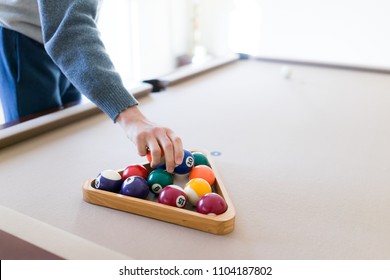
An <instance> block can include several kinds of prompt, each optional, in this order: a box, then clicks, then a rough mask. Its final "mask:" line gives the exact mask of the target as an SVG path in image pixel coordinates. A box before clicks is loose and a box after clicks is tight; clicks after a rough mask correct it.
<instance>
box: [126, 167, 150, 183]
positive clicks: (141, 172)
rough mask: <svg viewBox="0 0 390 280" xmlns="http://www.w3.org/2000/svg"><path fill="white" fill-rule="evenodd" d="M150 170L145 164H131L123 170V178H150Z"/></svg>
mask: <svg viewBox="0 0 390 280" xmlns="http://www.w3.org/2000/svg"><path fill="white" fill-rule="evenodd" d="M148 175H149V172H148V170H147V169H146V167H145V166H143V165H141V164H131V165H129V166H127V167H126V168H125V170H123V173H122V180H126V179H127V178H129V177H130V176H140V177H142V178H144V179H145V180H146V179H147V178H148Z"/></svg>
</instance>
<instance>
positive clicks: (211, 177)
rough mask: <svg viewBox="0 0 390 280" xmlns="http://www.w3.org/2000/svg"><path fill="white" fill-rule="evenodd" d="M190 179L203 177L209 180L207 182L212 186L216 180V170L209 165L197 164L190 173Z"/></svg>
mask: <svg viewBox="0 0 390 280" xmlns="http://www.w3.org/2000/svg"><path fill="white" fill-rule="evenodd" d="M188 178H189V179H194V178H202V179H205V180H206V181H207V183H209V184H210V186H212V185H213V184H214V182H215V174H214V171H213V170H212V169H211V167H209V166H207V165H197V166H195V167H194V168H192V170H191V172H190V175H189V177H188Z"/></svg>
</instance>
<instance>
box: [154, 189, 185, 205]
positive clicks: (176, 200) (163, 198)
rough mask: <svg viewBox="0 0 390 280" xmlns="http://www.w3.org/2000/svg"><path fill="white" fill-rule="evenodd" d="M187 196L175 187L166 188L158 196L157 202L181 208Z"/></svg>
mask: <svg viewBox="0 0 390 280" xmlns="http://www.w3.org/2000/svg"><path fill="white" fill-rule="evenodd" d="M187 200H188V199H187V195H186V193H185V192H184V190H183V189H182V188H181V187H179V186H176V185H168V186H166V187H165V188H164V189H163V190H162V191H161V192H160V193H159V195H158V202H159V203H162V204H165V205H170V206H175V207H179V208H183V207H184V206H185V205H186V203H187Z"/></svg>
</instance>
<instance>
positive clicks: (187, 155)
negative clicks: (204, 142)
mask: <svg viewBox="0 0 390 280" xmlns="http://www.w3.org/2000/svg"><path fill="white" fill-rule="evenodd" d="M193 166H194V157H193V156H192V153H191V152H190V151H188V150H184V157H183V161H182V163H181V164H179V165H178V166H176V167H175V170H174V172H175V173H177V174H187V173H189V172H190V171H191V169H192V167H193Z"/></svg>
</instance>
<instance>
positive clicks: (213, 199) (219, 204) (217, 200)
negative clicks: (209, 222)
mask: <svg viewBox="0 0 390 280" xmlns="http://www.w3.org/2000/svg"><path fill="white" fill-rule="evenodd" d="M196 210H197V211H198V212H199V213H202V214H207V215H219V214H222V213H225V212H226V210H227V204H226V201H225V199H224V198H223V197H222V196H220V195H219V194H217V193H207V194H205V195H204V196H202V197H201V198H200V199H199V201H198V203H197V204H196Z"/></svg>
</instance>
